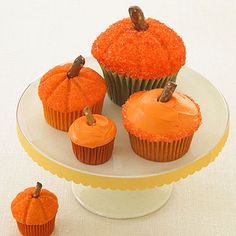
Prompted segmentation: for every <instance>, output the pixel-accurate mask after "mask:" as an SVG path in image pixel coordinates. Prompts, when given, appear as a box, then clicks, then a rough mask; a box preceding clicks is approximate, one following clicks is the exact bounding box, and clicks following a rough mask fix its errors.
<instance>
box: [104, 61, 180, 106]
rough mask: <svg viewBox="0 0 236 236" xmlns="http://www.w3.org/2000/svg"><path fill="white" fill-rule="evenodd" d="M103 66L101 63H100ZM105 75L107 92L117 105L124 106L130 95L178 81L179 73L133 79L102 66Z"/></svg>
mask: <svg viewBox="0 0 236 236" xmlns="http://www.w3.org/2000/svg"><path fill="white" fill-rule="evenodd" d="M100 66H101V65H100ZM101 68H102V71H103V75H104V78H105V80H106V84H107V93H108V96H109V97H110V99H111V100H112V101H113V102H114V103H115V104H117V105H119V106H122V105H123V104H124V103H125V102H126V100H127V99H128V98H129V96H130V95H131V94H133V93H135V92H138V91H143V90H151V89H155V88H163V87H164V86H165V84H166V83H167V82H168V81H173V82H175V81H176V77H177V74H178V73H175V74H172V75H170V76H166V77H163V78H157V79H133V78H132V77H129V76H122V75H119V74H117V73H115V72H112V71H109V70H106V69H105V68H104V67H102V66H101Z"/></svg>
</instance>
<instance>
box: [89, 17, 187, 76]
mask: <svg viewBox="0 0 236 236" xmlns="http://www.w3.org/2000/svg"><path fill="white" fill-rule="evenodd" d="M146 22H147V24H148V25H149V28H148V29H147V30H145V31H137V30H135V29H134V27H133V24H132V22H131V20H130V18H125V19H123V20H120V21H118V22H116V23H114V24H113V25H111V26H110V27H109V28H108V29H107V30H106V31H105V32H103V33H101V34H100V35H99V36H98V37H97V39H96V40H95V41H94V43H93V46H92V54H93V56H94V57H95V58H96V59H97V60H98V62H99V63H100V64H101V65H102V66H103V67H105V68H106V69H107V70H111V71H113V72H117V73H118V74H120V75H126V76H131V77H132V78H137V79H156V78H162V77H165V76H169V75H171V74H174V73H177V72H178V71H179V70H180V68H181V67H182V66H183V65H184V64H185V57H186V50H185V46H184V43H183V41H182V39H181V37H180V36H178V35H177V33H175V32H174V30H172V29H170V28H169V27H167V26H166V25H165V24H163V23H161V22H160V21H158V20H155V19H152V18H148V19H146Z"/></svg>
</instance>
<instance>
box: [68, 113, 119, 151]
mask: <svg viewBox="0 0 236 236" xmlns="http://www.w3.org/2000/svg"><path fill="white" fill-rule="evenodd" d="M93 117H94V119H95V123H94V124H92V125H89V124H88V123H87V118H86V117H85V116H81V117H80V118H78V119H77V120H75V121H74V122H73V124H72V125H71V126H70V128H69V137H70V139H71V141H72V142H73V143H75V144H77V145H80V146H84V147H89V148H95V147H99V146H103V145H105V144H108V143H109V142H111V141H112V140H113V139H114V138H115V135H116V131H117V130H116V125H115V123H114V122H113V121H112V120H111V119H109V118H107V117H105V116H102V115H98V114H93Z"/></svg>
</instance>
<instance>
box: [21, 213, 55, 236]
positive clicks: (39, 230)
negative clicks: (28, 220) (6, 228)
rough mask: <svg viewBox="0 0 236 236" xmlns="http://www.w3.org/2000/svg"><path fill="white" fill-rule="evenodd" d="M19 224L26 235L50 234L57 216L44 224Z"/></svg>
mask: <svg viewBox="0 0 236 236" xmlns="http://www.w3.org/2000/svg"><path fill="white" fill-rule="evenodd" d="M17 225H18V228H19V230H20V232H21V233H22V235H24V236H49V235H50V234H51V233H52V232H53V230H54V227H55V217H54V218H53V219H52V220H50V221H49V222H48V223H46V224H43V225H26V224H22V223H19V222H17Z"/></svg>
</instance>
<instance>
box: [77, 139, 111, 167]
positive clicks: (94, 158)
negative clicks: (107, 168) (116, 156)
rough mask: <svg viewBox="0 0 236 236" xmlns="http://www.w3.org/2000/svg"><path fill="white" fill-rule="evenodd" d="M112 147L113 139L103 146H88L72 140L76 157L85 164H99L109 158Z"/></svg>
mask: <svg viewBox="0 0 236 236" xmlns="http://www.w3.org/2000/svg"><path fill="white" fill-rule="evenodd" d="M113 147H114V139H113V140H112V141H111V142H110V143H107V144H105V145H103V146H100V147H96V148H88V147H83V146H80V145H77V144H75V143H73V142H72V148H73V151H74V154H75V156H76V157H77V159H78V160H79V161H81V162H83V163H85V164H89V165H99V164H103V163H105V162H106V161H108V160H109V159H110V158H111V155H112V151H113Z"/></svg>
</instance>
